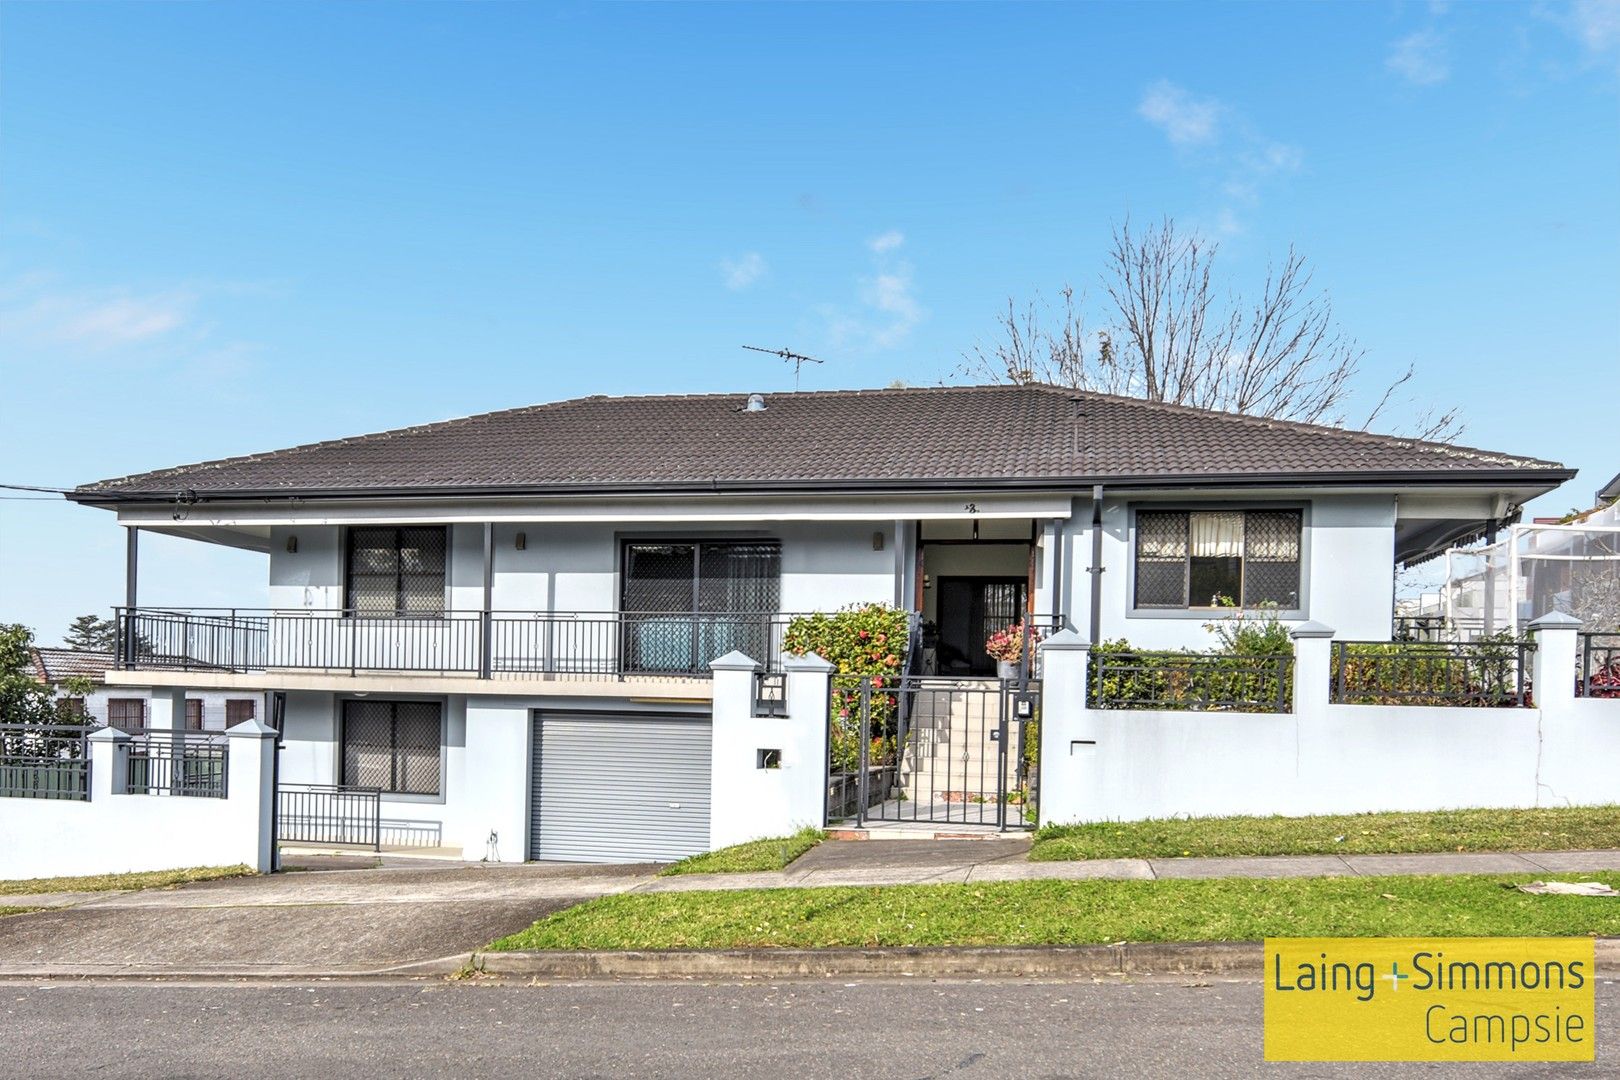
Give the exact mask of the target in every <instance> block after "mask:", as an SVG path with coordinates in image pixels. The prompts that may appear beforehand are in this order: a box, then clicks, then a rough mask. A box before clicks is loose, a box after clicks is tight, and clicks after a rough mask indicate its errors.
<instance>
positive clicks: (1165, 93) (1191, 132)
mask: <svg viewBox="0 0 1620 1080" xmlns="http://www.w3.org/2000/svg"><path fill="white" fill-rule="evenodd" d="M1223 112H1224V108H1223V106H1222V105H1221V103H1220V102H1218V101H1215V100H1213V99H1211V98H1196V97H1193V96H1192V95H1191V94H1189V93H1188V92H1187V91H1186V90H1184V89H1182V88H1181V87H1179V86H1177V85H1176V84H1175V83H1173V82H1170V81H1169V80H1167V79H1160V80H1159V81H1158V82H1156V83H1154V84H1153V85H1152V86H1150V87H1148V88H1147V92H1146V93H1145V94H1143V95H1142V101H1141V103H1140V104H1139V105H1137V107H1136V114H1137V115H1138V116H1140V117H1141V118H1142V119H1144V120H1146V121H1147V122H1148V123H1150V124H1152V125H1154V126H1155V127H1157V128H1159V129H1160V130H1161V131H1163V132H1164V134H1165V137H1166V138H1168V139H1169V140H1170V142H1171V144H1172V145H1174V146H1183V147H1185V146H1201V145H1206V144H1209V143H1214V142H1217V141H1218V140H1219V139H1220V135H1221V130H1220V128H1221V115H1222V113H1223Z"/></svg>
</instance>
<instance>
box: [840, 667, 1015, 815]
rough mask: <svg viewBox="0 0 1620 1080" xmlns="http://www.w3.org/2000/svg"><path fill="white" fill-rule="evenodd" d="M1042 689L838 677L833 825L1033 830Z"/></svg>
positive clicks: (993, 682) (990, 682) (1011, 682)
mask: <svg viewBox="0 0 1620 1080" xmlns="http://www.w3.org/2000/svg"><path fill="white" fill-rule="evenodd" d="M1039 715H1040V684H1039V683H1038V682H1029V683H1027V684H1021V683H1020V681H1019V680H1017V679H1006V680H997V679H947V678H938V677H932V676H915V677H906V678H901V679H893V678H890V679H883V678H863V679H844V680H839V679H835V680H834V682H833V715H832V733H831V739H830V754H829V759H830V760H829V764H828V785H827V820H828V821H829V822H833V821H840V820H844V821H853V822H854V823H855V824H856V825H857V826H860V825H864V824H866V822H868V821H900V822H917V823H927V824H937V825H984V826H994V827H996V828H999V829H1033V828H1034V827H1035V821H1036V806H1037V798H1038V789H1039V784H1038V780H1039V768H1038V739H1037V728H1036V724H1035V721H1036V720H1037V719H1038V717H1039Z"/></svg>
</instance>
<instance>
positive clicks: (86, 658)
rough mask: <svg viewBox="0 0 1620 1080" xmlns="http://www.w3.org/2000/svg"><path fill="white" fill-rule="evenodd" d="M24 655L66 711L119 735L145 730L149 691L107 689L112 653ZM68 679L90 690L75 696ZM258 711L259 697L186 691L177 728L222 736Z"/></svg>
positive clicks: (36, 650) (44, 650)
mask: <svg viewBox="0 0 1620 1080" xmlns="http://www.w3.org/2000/svg"><path fill="white" fill-rule="evenodd" d="M29 653H30V654H31V655H32V657H33V661H34V677H35V678H36V679H38V680H39V681H40V682H41V683H43V684H44V685H46V686H48V687H50V688H51V690H52V691H53V692H54V693H55V696H56V700H57V701H58V702H62V703H64V704H65V708H66V709H67V711H69V712H71V713H74V714H76V715H79V716H87V717H89V718H90V719H91V720H94V721H95V722H96V723H97V724H100V725H105V726H107V727H115V728H119V729H122V730H124V731H140V730H144V729H145V728H146V726H147V717H148V716H149V715H150V714H151V711H152V704H151V703H152V691H151V688H150V687H143V686H133V687H132V686H110V685H108V683H107V672H108V671H110V670H112V669H113V668H114V666H115V659H116V658H115V656H114V654H113V653H110V652H99V651H95V650H91V649H64V648H51V647H46V646H40V647H31V648H30V649H29ZM72 679H84V680H86V681H87V682H88V683H89V684H90V689H89V691H88V692H87V693H84V694H76V693H74V692H73V691H72V689H71V688H70V687H69V685H68V683H69V680H72ZM263 707H264V706H263V695H262V694H257V693H253V694H250V693H241V692H238V693H234V694H233V693H227V692H224V691H215V690H210V691H200V690H190V691H187V692H186V698H185V706H184V713H183V715H182V716H181V723H180V724H179V725H177V726H179V727H181V728H182V729H183V730H186V731H224V730H225V729H226V728H229V727H235V726H236V725H237V724H240V723H242V722H243V721H246V720H253V719H255V718H257V717H259V716H261V715H262V714H263Z"/></svg>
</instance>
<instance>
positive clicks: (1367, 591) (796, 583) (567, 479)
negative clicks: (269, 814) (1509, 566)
mask: <svg viewBox="0 0 1620 1080" xmlns="http://www.w3.org/2000/svg"><path fill="white" fill-rule="evenodd" d="M1572 475H1573V472H1572V471H1571V470H1569V469H1566V468H1564V467H1563V466H1561V465H1558V464H1556V463H1553V462H1548V461H1541V460H1537V459H1534V458H1528V457H1521V456H1516V455H1511V454H1502V453H1494V452H1490V451H1484V450H1476V449H1469V448H1465V447H1458V446H1450V445H1442V444H1435V443H1428V442H1422V441H1416V440H1411V439H1404V438H1395V437H1389V436H1382V435H1373V434H1367V433H1363V432H1357V431H1347V430H1340V429H1336V428H1330V427H1320V426H1313V425H1307V424H1298V423H1289V422H1283V421H1276V420H1264V419H1256V418H1251V417H1244V416H1237V415H1232V414H1225V413H1217V412H1210V411H1204V410H1199V409H1193V408H1186V407H1181V406H1174V405H1164V404H1156V403H1149V402H1144V401H1139V400H1134V399H1127V398H1120V397H1112V396H1107V395H1101V394H1093V393H1084V392H1076V391H1072V390H1067V389H1061V388H1057V387H1050V386H977V387H935V388H907V389H889V390H869V391H833V392H816V393H784V394H772V395H764V396H762V395H746V394H719V395H704V396H658V397H624V398H608V397H589V398H582V399H576V400H570V401H562V402H556V403H552V404H544V405H536V406H531V407H527V408H518V409H510V410H505V411H501V412H494V413H488V414H484V415H479V416H471V417H465V418H462V419H456V420H449V421H444V422H441V423H433V424H424V425H420V426H416V427H409V428H402V429H399V430H395V431H387V432H381V433H377V434H369V435H359V436H355V437H353V438H347V439H339V440H334V441H330V442H322V443H315V444H310V445H305V446H297V447H292V448H289V449H285V450H277V451H270V452H266V453H260V454H252V455H247V456H243V457H237V458H229V459H225V460H220V461H210V462H203V463H199V464H195V465H183V466H179V467H176V468H170V469H163V470H160V471H156V472H148V473H142V474H139V475H133V476H126V477H121V478H117V479H111V480H104V481H101V482H98V483H94V484H87V485H85V486H83V487H80V488H78V489H77V490H75V491H74V492H73V493H72V495H71V498H73V499H74V500H75V501H77V502H79V503H81V504H84V505H86V506H93V507H99V508H103V509H106V510H109V511H111V512H114V513H116V514H117V517H118V521H119V523H120V524H122V525H124V526H126V527H128V530H129V531H128V558H127V568H126V595H125V601H124V604H123V606H121V607H120V608H119V609H118V613H117V614H118V627H119V641H120V649H119V654H118V656H117V657H116V661H115V667H114V668H112V669H111V670H109V671H108V672H107V673H106V676H105V679H106V683H107V684H108V686H109V687H112V688H115V689H116V691H117V692H118V693H127V694H130V695H134V694H141V695H146V696H149V698H150V708H151V709H152V711H153V714H154V715H153V718H152V722H153V724H154V726H157V727H159V728H162V727H166V726H174V727H179V726H181V725H180V722H179V719H178V716H177V713H178V710H179V708H180V707H181V706H180V704H179V703H180V702H182V701H183V700H186V699H187V696H188V695H190V694H193V693H202V694H223V695H236V694H242V695H246V696H250V697H257V696H259V695H266V697H265V699H264V700H265V702H266V716H265V718H266V719H267V720H269V722H270V723H272V724H273V725H274V726H275V727H277V728H278V730H279V731H280V732H281V734H282V739H283V747H282V749H281V752H280V764H279V768H280V781H281V783H282V784H284V785H288V786H297V785H302V786H303V787H305V788H307V789H309V790H311V791H336V792H339V793H341V792H342V791H346V790H351V789H370V788H376V789H381V792H382V794H381V796H380V802H381V811H380V813H381V815H382V817H383V819H384V821H383V830H384V832H386V834H387V838H388V841H389V842H392V843H414V844H419V845H423V846H436V847H445V848H451V849H459V850H460V851H461V852H462V853H463V854H464V855H465V856H466V857H469V858H478V857H486V858H497V859H506V860H521V859H524V858H547V859H577V860H602V861H612V860H636V859H657V858H670V857H675V856H680V855H686V854H690V853H692V852H694V851H699V850H703V849H704V848H706V847H707V846H709V843H710V837H711V835H712V833H713V832H714V830H711V822H710V820H709V817H710V812H711V811H710V797H711V792H710V787H709V785H710V776H709V770H710V757H709V753H710V740H711V736H712V725H713V724H714V723H717V722H718V721H719V717H718V710H717V708H715V707H714V706H713V705H712V702H713V693H712V691H711V689H710V686H711V682H710V680H709V674H710V671H709V665H710V663H711V661H714V660H715V659H716V658H718V657H721V656H722V655H723V654H731V653H734V652H735V653H742V654H744V655H746V656H747V657H750V658H752V659H754V660H756V661H759V662H760V663H762V664H763V665H765V667H766V668H767V671H774V670H776V669H777V665H778V662H779V659H780V652H781V645H782V634H783V632H784V629H785V628H786V626H787V625H788V624H789V623H790V622H791V620H792V618H793V617H794V615H795V614H796V613H806V612H813V611H832V610H834V609H837V608H840V607H843V606H845V605H851V604H861V603H871V602H881V603H883V604H888V605H893V606H895V607H898V608H901V609H903V610H905V611H907V612H914V613H916V616H917V622H918V625H919V626H921V627H922V628H923V633H922V634H920V635H918V637H920V641H919V645H920V650H919V651H918V652H917V654H916V655H915V657H914V662H915V665H916V670H919V671H922V672H926V673H931V674H937V675H939V676H942V677H946V676H948V677H952V678H954V679H957V680H960V685H966V686H971V685H975V684H974V680H984V679H986V678H987V677H989V676H992V675H994V673H995V670H996V669H995V661H994V659H993V658H992V657H991V656H990V655H988V653H987V652H986V639H987V638H988V637H989V636H990V634H992V633H994V632H995V631H997V630H1000V629H1003V628H1005V627H1006V626H1007V625H1008V624H1010V623H1016V622H1020V621H1025V620H1028V621H1030V622H1032V623H1034V624H1036V625H1039V626H1041V627H1044V628H1046V629H1047V630H1048V631H1050V630H1053V629H1056V628H1059V627H1064V626H1067V627H1072V628H1073V629H1074V630H1075V631H1077V633H1078V634H1079V635H1080V636H1081V637H1082V638H1084V639H1086V640H1089V641H1103V640H1107V639H1113V638H1128V639H1129V640H1130V641H1132V642H1133V643H1135V644H1137V645H1139V646H1146V647H1159V648H1180V647H1202V646H1206V645H1208V644H1209V643H1210V634H1209V632H1208V631H1207V630H1206V629H1205V624H1207V623H1210V622H1211V621H1212V620H1220V619H1225V618H1228V617H1231V616H1232V615H1234V614H1236V613H1239V612H1242V611H1244V610H1251V611H1252V610H1254V609H1258V608H1265V609H1267V610H1271V611H1275V612H1276V613H1278V615H1279V616H1280V618H1281V619H1282V620H1283V621H1284V622H1286V623H1287V624H1288V625H1290V626H1303V625H1306V624H1311V625H1319V624H1324V623H1325V624H1327V625H1329V626H1331V627H1333V628H1334V629H1335V630H1336V631H1337V633H1338V635H1339V636H1340V637H1342V638H1349V639H1363V640H1372V641H1388V640H1390V637H1391V633H1392V621H1393V619H1392V615H1393V610H1394V604H1395V596H1394V574H1395V570H1396V568H1397V567H1399V566H1401V565H1403V564H1407V563H1412V562H1417V561H1421V560H1424V559H1427V558H1429V557H1432V556H1433V555H1435V554H1437V553H1439V552H1441V551H1444V550H1445V549H1446V548H1448V547H1449V546H1451V545H1454V544H1457V543H1461V542H1466V541H1467V540H1469V539H1472V538H1478V537H1492V538H1494V535H1495V533H1496V530H1497V529H1498V528H1500V527H1502V526H1505V525H1507V524H1510V523H1512V522H1514V521H1516V520H1517V519H1518V516H1519V511H1520V507H1521V506H1522V505H1523V504H1524V503H1525V502H1527V501H1528V500H1530V499H1532V498H1534V497H1536V496H1538V495H1541V494H1544V493H1545V492H1547V491H1549V490H1551V489H1553V488H1554V487H1556V486H1558V485H1559V484H1560V483H1562V482H1563V481H1565V480H1567V479H1569V478H1570V477H1571V476H1572ZM142 532H154V533H162V534H166V535H171V536H179V537H185V538H189V539H193V540H198V541H202V542H205V543H214V544H224V545H229V546H232V547H237V548H243V549H247V550H250V551H256V552H261V553H263V554H265V555H266V556H267V584H268V603H267V604H266V605H265V606H264V607H262V608H258V609H253V608H251V607H249V606H246V605H247V604H250V603H251V602H252V598H248V597H244V598H243V600H244V605H245V606H243V607H240V608H233V609H229V610H226V609H219V608H213V609H202V608H198V609H183V608H175V607H167V606H165V607H161V608H154V607H147V606H143V605H142V603H141V600H140V595H139V590H138V580H137V573H136V567H137V553H138V543H139V537H140V534H141V533H142ZM992 685H993V684H992ZM984 695H985V699H986V700H987V701H992V702H993V701H994V699H995V693H994V691H988V690H987V691H985V692H984ZM955 707H956V706H955V705H954V704H950V703H947V704H946V705H945V706H942V707H941V710H940V714H941V715H945V714H947V713H949V712H950V709H951V708H955ZM711 711H714V713H715V715H713V716H711ZM942 730H943V729H942ZM985 731H986V734H985V735H984V738H985V739H986V740H993V739H994V738H995V735H994V734H993V724H991V725H985ZM947 734H948V733H947ZM942 737H943V736H942ZM987 745H988V743H987ZM760 767H761V768H762V769H764V768H770V767H771V762H770V761H769V760H768V758H767V754H766V752H765V751H761V761H760ZM912 767H913V768H914V767H915V766H912ZM979 767H980V768H981V769H982V768H983V767H984V766H983V764H982V762H981V763H980V765H979ZM990 767H991V768H994V767H995V766H994V765H993V764H992V765H991V766H990ZM955 786H956V788H957V789H958V790H952V789H951V785H949V784H946V785H943V786H939V785H936V787H935V788H934V789H933V794H932V795H931V797H934V796H937V797H938V798H940V799H946V800H949V799H952V798H956V799H961V798H964V797H969V798H976V799H979V800H980V801H983V797H982V796H981V795H967V796H964V794H963V791H964V790H965V789H962V787H961V785H959V784H958V785H955ZM992 790H993V789H992ZM728 812H731V811H728Z"/></svg>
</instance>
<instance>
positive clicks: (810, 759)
mask: <svg viewBox="0 0 1620 1080" xmlns="http://www.w3.org/2000/svg"><path fill="white" fill-rule="evenodd" d="M782 670H783V671H784V672H785V673H786V674H787V690H786V692H785V695H786V697H787V710H786V711H787V718H786V722H785V723H783V722H782V721H778V723H780V724H781V725H782V728H781V730H782V735H783V742H784V743H785V745H784V746H782V747H781V750H782V770H783V782H784V784H785V785H786V786H787V792H786V795H787V806H786V811H785V812H786V814H787V817H788V822H789V824H791V825H792V826H793V829H794V830H797V829H801V828H803V827H804V826H806V825H814V826H817V827H820V826H821V825H823V824H825V823H826V821H827V797H828V791H827V783H828V776H827V773H828V767H829V763H830V751H831V748H830V747H829V746H828V740H829V739H830V738H831V737H832V716H831V711H832V675H833V670H834V669H833V665H832V664H831V663H830V662H828V661H827V660H824V659H822V658H821V657H820V656H818V655H817V654H815V653H806V654H805V655H803V656H789V657H785V658H784V659H783V661H782Z"/></svg>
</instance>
